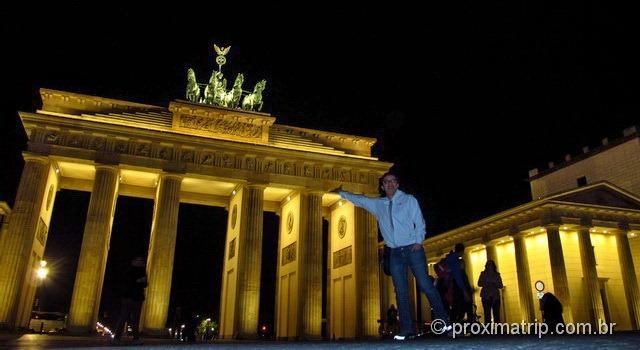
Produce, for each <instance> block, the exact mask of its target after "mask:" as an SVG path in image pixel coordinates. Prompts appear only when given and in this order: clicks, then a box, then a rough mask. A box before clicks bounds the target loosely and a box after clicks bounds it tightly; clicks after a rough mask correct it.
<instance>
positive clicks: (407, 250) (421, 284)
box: [391, 246, 449, 334]
mask: <svg viewBox="0 0 640 350" xmlns="http://www.w3.org/2000/svg"><path fill="white" fill-rule="evenodd" d="M411 247H412V246H404V247H398V248H392V249H391V278H392V279H393V286H394V287H395V289H396V301H397V303H398V313H399V315H400V332H401V333H404V334H408V333H413V324H412V323H413V322H412V320H411V310H410V306H409V286H408V284H409V283H408V276H407V268H410V269H411V272H413V275H414V276H415V278H416V282H417V283H418V288H420V291H421V292H422V293H424V294H425V295H426V296H427V299H429V304H431V307H432V308H433V311H434V313H435V316H436V317H437V318H439V319H441V320H444V321H445V322H446V323H447V324H449V316H448V315H447V313H446V311H445V310H444V306H443V305H442V300H441V299H440V294H439V293H438V290H437V289H436V288H435V287H434V286H433V283H432V282H431V281H429V279H428V278H427V265H426V262H425V255H424V248H423V247H420V249H418V250H416V251H414V252H412V251H411Z"/></svg>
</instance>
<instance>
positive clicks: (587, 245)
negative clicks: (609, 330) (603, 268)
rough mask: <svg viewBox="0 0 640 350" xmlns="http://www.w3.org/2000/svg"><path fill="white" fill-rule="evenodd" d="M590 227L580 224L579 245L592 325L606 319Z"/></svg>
mask: <svg viewBox="0 0 640 350" xmlns="http://www.w3.org/2000/svg"><path fill="white" fill-rule="evenodd" d="M590 228H591V227H590V225H585V224H583V225H582V226H580V229H579V232H578V245H579V246H580V262H581V264H582V276H583V279H584V283H585V292H586V294H587V307H588V313H589V319H590V322H591V323H592V325H594V326H597V322H598V320H604V308H603V305H602V299H601V297H600V282H599V280H598V271H597V270H596V256H595V254H594V252H593V245H591V233H590V231H589V230H590Z"/></svg>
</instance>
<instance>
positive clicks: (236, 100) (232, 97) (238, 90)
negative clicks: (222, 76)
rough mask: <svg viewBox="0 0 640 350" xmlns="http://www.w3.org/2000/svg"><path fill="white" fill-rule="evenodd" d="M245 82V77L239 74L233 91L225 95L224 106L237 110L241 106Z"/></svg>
mask: <svg viewBox="0 0 640 350" xmlns="http://www.w3.org/2000/svg"><path fill="white" fill-rule="evenodd" d="M243 82H244V75H243V74H242V73H238V75H237V76H236V80H235V82H234V83H233V87H232V88H231V91H229V92H227V93H226V94H225V95H224V101H223V105H224V106H225V107H228V108H237V107H238V105H239V104H240V97H242V83H243Z"/></svg>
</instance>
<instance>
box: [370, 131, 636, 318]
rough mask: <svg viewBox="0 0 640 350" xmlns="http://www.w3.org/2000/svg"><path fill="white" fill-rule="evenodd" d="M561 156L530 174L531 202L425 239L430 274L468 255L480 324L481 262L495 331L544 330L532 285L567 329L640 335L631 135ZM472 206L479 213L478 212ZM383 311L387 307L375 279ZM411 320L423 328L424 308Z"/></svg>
mask: <svg viewBox="0 0 640 350" xmlns="http://www.w3.org/2000/svg"><path fill="white" fill-rule="evenodd" d="M583 151H584V153H583V154H580V155H578V156H574V157H572V156H571V155H567V156H565V161H564V162H562V163H560V164H554V163H553V162H550V163H549V168H548V169H545V170H542V171H540V170H538V169H534V170H532V171H531V172H530V174H529V175H530V183H531V192H532V198H534V200H533V201H531V202H529V203H526V204H523V205H520V206H518V207H515V208H512V209H509V210H506V211H503V212H501V213H498V214H495V215H493V216H490V217H487V218H485V219H482V220H479V221H476V222H473V223H471V224H468V225H465V226H462V227H459V228H456V229H454V230H451V231H448V232H445V233H443V234H440V235H437V236H435V237H431V238H429V239H427V240H426V241H425V243H424V246H425V249H426V252H427V259H428V260H429V271H430V274H432V275H435V273H434V271H433V265H434V264H435V263H436V262H438V261H439V260H440V259H441V258H442V257H444V256H445V255H446V254H447V253H448V252H449V251H451V250H452V249H453V246H454V245H455V244H456V243H459V242H462V243H464V244H465V246H466V250H465V253H464V258H463V260H464V263H465V269H466V271H467V274H468V276H469V280H470V282H471V285H472V286H473V287H474V291H475V293H474V297H475V304H476V305H477V306H478V310H477V311H478V313H479V314H480V315H481V316H484V315H482V314H483V310H482V306H481V305H482V303H481V301H480V293H479V292H480V288H479V287H478V286H477V281H478V277H479V275H480V272H481V271H482V270H483V269H484V265H485V263H486V261H487V259H491V260H494V261H495V262H496V265H497V266H498V271H499V272H500V273H501V275H502V279H503V282H504V289H503V290H502V310H501V312H502V316H503V317H502V322H514V323H520V322H521V321H523V320H524V321H525V322H540V321H541V320H542V317H541V312H540V306H539V302H538V298H537V290H536V289H535V287H534V284H535V282H537V281H542V282H543V283H544V286H545V288H544V290H543V292H552V293H553V294H554V295H556V296H557V297H558V299H559V300H560V301H561V302H562V304H563V306H564V310H563V313H564V319H565V322H585V323H592V324H594V325H595V324H597V322H599V320H601V321H603V322H615V323H616V326H615V330H631V329H634V330H637V329H639V328H640V295H639V293H638V280H639V279H640V275H639V273H640V237H638V236H639V235H640V138H639V136H638V133H637V130H636V128H635V127H631V128H628V129H626V130H624V132H623V137H621V138H620V139H617V140H613V141H609V140H608V139H603V140H602V145H601V146H600V147H598V148H596V149H592V150H591V149H589V147H584V148H583ZM479 205H480V204H479ZM381 295H382V309H385V308H386V307H388V305H390V304H392V303H394V302H395V300H394V298H395V296H394V294H393V287H392V286H391V281H390V279H389V278H387V277H385V276H383V275H381ZM416 295H417V294H416V293H415V292H414V302H415V305H420V306H421V307H420V308H419V309H418V307H416V319H419V318H421V319H422V320H429V319H430V312H429V305H428V301H427V300H426V298H424V296H422V297H421V300H420V302H418V300H417V299H416V298H417V296H416Z"/></svg>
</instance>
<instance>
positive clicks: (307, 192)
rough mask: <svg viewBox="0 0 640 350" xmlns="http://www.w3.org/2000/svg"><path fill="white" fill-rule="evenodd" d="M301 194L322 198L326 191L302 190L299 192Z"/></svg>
mask: <svg viewBox="0 0 640 350" xmlns="http://www.w3.org/2000/svg"><path fill="white" fill-rule="evenodd" d="M300 192H301V193H304V194H306V195H311V196H323V195H324V194H325V193H327V191H323V190H319V189H316V188H304V189H302V190H300Z"/></svg>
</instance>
